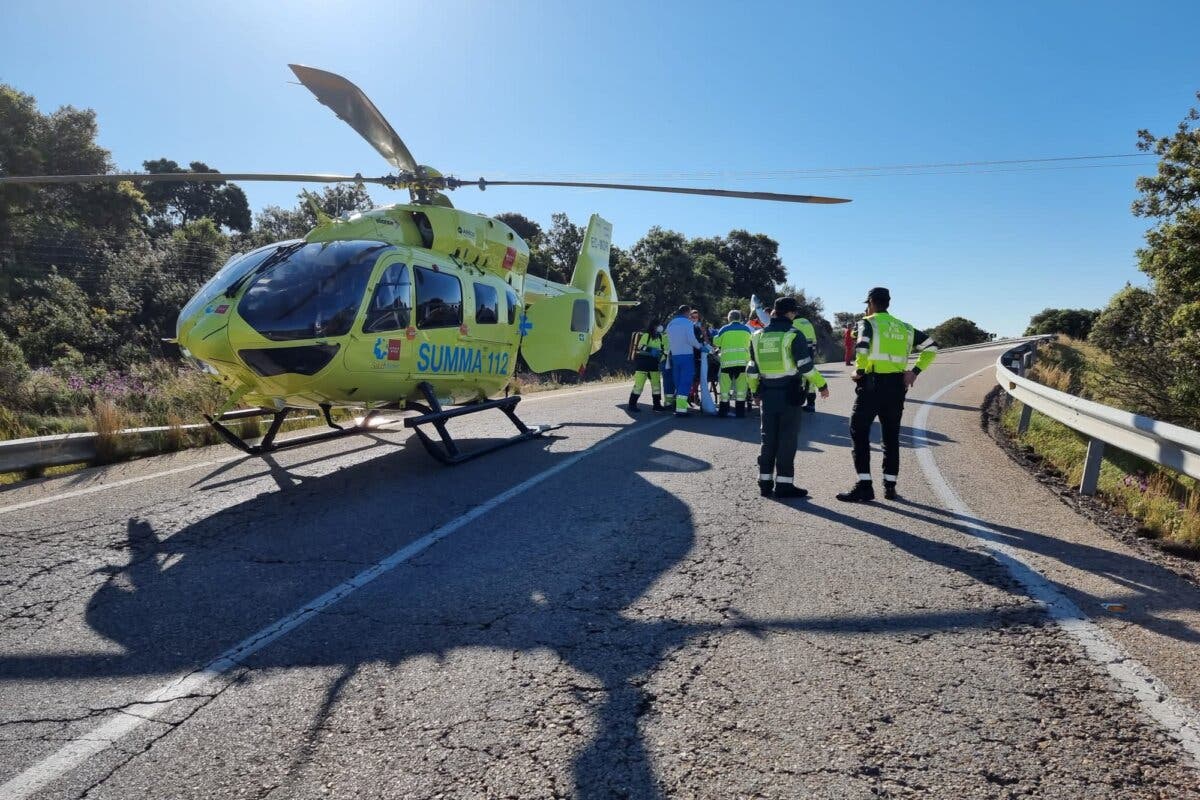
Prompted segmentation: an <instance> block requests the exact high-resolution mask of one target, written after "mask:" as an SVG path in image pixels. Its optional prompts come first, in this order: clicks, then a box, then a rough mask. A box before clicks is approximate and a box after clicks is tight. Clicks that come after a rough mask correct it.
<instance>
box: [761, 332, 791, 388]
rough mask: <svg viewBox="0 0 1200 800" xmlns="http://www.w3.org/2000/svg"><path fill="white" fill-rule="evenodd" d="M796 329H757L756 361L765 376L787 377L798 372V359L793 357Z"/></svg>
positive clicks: (762, 375) (768, 377)
mask: <svg viewBox="0 0 1200 800" xmlns="http://www.w3.org/2000/svg"><path fill="white" fill-rule="evenodd" d="M795 340H796V332H795V331H767V330H762V331H755V333H754V336H753V338H752V340H751V341H752V342H753V344H754V363H755V364H757V365H758V372H759V375H760V376H761V377H763V378H767V379H770V378H787V377H789V376H792V375H795V374H797V369H796V361H795V359H793V358H792V342H793V341H795Z"/></svg>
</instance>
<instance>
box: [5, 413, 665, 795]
mask: <svg viewBox="0 0 1200 800" xmlns="http://www.w3.org/2000/svg"><path fill="white" fill-rule="evenodd" d="M668 419H671V418H670V417H661V418H659V419H656V420H653V421H651V422H647V423H645V424H642V425H633V426H631V427H629V428H627V429H626V430H624V431H622V432H621V433H618V434H617V435H615V436H612V437H610V438H608V439H605V440H603V441H601V442H598V443H597V444H594V445H592V446H591V447H590V448H588V449H587V450H581V451H579V452H578V453H576V454H575V455H573V456H570V457H568V458H567V459H565V460H564V461H562V462H561V463H559V464H557V465H555V466H553V467H551V468H550V469H548V470H545V471H543V472H539V473H538V474H537V475H534V476H533V477H532V478H529V479H528V480H525V481H523V482H521V483H519V484H517V485H516V486H514V487H512V488H511V489H508V490H506V491H503V492H501V493H500V494H498V495H496V496H495V497H493V498H492V499H491V500H488V501H487V502H485V503H482V504H480V505H478V506H476V507H475V508H473V509H472V510H470V511H468V512H467V513H465V514H463V515H462V516H460V517H457V518H456V519H453V520H451V521H450V522H447V523H446V524H445V525H442V526H441V527H439V528H436V529H434V530H433V531H431V532H430V533H427V534H425V535H424V536H422V537H421V538H420V539H418V540H416V541H415V542H412V543H411V544H409V545H408V546H406V547H402V548H401V549H399V550H397V551H396V552H394V553H392V554H391V555H390V556H387V557H386V558H384V559H383V560H381V561H377V562H375V564H374V565H372V566H370V567H368V568H367V569H365V570H363V571H362V572H360V573H358V574H357V575H355V576H354V577H352V578H350V579H348V580H346V581H344V582H343V583H340V584H338V585H337V586H335V587H333V588H332V589H330V590H329V591H328V592H326V593H325V594H323V595H321V596H320V597H317V598H314V599H313V600H310V601H309V602H307V603H305V604H304V605H302V606H300V607H299V608H297V609H296V610H295V611H293V612H292V613H291V614H288V615H287V616H286V617H283V618H282V619H280V620H278V621H276V622H274V623H272V624H270V625H268V626H267V627H265V628H263V629H262V630H260V631H258V632H257V633H254V634H251V635H250V636H248V637H247V638H245V639H243V640H242V641H241V642H240V643H238V644H236V645H234V646H233V647H231V648H230V649H228V650H226V651H225V652H224V653H222V654H221V655H219V656H217V657H216V658H215V659H214V660H212V661H210V662H209V663H208V664H206V665H205V666H204V667H202V668H201V669H198V670H196V671H195V672H191V673H188V674H187V675H183V676H181V677H179V678H176V679H175V680H173V681H171V682H170V683H168V684H166V685H164V686H161V687H160V688H158V689H157V690H155V691H153V692H151V693H150V694H149V695H147V696H146V697H144V698H143V699H141V700H139V701H136V703H137V704H136V705H132V706H129V707H128V708H127V709H122V710H120V711H118V712H117V713H116V715H115V716H114V717H113V718H112V719H110V720H109V721H108V722H105V723H104V724H103V725H99V726H97V727H96V728H93V729H92V730H90V731H88V732H87V733H85V734H83V735H82V736H78V737H76V738H75V739H72V740H71V741H70V742H68V743H67V744H65V745H63V746H62V747H61V748H59V749H58V750H57V751H56V752H54V753H52V754H51V755H49V756H47V757H46V758H44V759H42V760H41V761H39V762H38V763H36V764H34V765H33V766H31V767H29V768H28V769H26V770H25V771H23V772H21V773H20V774H18V775H16V776H15V777H13V778H11V779H10V780H9V781H8V782H6V783H5V784H3V785H0V798H4V799H5V800H21V798H25V797H28V796H29V795H30V794H32V793H33V792H36V791H37V790H38V789H40V788H42V787H43V786H45V785H46V784H47V783H49V782H50V781H52V780H54V779H55V778H58V777H61V776H62V775H64V774H66V773H67V772H69V771H71V770H72V769H74V768H75V767H77V766H79V765H80V764H82V763H83V762H84V761H86V760H88V759H89V758H91V757H92V756H94V755H96V754H97V753H99V752H101V751H103V750H105V749H107V748H108V747H109V746H110V745H112V744H114V743H115V742H117V741H118V740H119V739H121V738H122V737H124V736H126V735H128V734H129V733H131V732H132V731H134V730H135V729H136V728H138V727H140V726H141V725H143V724H145V723H146V722H149V721H151V720H153V719H154V718H155V717H157V716H159V715H160V714H162V713H163V712H164V711H166V710H167V709H169V708H170V707H171V705H172V703H174V702H175V701H177V700H181V699H183V698H186V697H189V696H195V695H196V694H199V693H200V690H201V689H202V688H204V686H205V685H206V684H209V683H211V682H213V681H216V680H218V679H219V678H220V677H221V676H222V675H224V674H225V673H226V672H228V671H229V670H231V669H233V668H234V667H236V666H238V665H239V664H241V663H243V662H244V661H245V660H246V659H247V658H249V657H250V656H252V655H254V654H255V653H257V652H258V651H259V650H261V649H263V648H264V647H266V646H267V645H269V644H271V643H272V642H274V641H275V640H276V639H278V638H280V637H281V636H284V635H286V634H287V633H290V632H291V631H293V630H295V629H296V628H299V627H300V626H301V625H303V624H304V623H306V622H308V621H309V620H311V619H312V618H313V617H314V616H316V615H317V614H319V613H321V612H322V611H324V610H325V609H327V608H329V607H330V606H332V605H334V604H336V603H338V602H340V601H342V600H344V599H346V598H347V597H349V596H350V595H351V594H353V593H354V592H356V591H358V590H359V589H361V588H362V587H364V586H366V585H367V584H368V583H370V582H371V581H373V580H375V579H376V578H378V577H380V576H381V575H384V574H386V573H387V572H389V571H390V570H392V569H394V568H395V567H398V566H399V565H401V564H403V563H404V562H406V561H408V560H409V559H410V558H412V557H413V556H415V555H418V554H419V553H421V552H423V551H424V550H426V549H428V548H429V547H430V546H432V545H433V544H435V543H437V542H438V541H440V540H442V539H444V538H446V537H447V536H449V535H450V534H452V533H454V532H455V531H457V530H458V529H459V528H461V527H463V526H464V525H467V524H468V523H470V522H473V521H474V520H476V519H479V518H480V517H482V516H483V515H485V514H487V513H488V512H490V511H491V510H492V509H494V508H496V507H497V506H500V505H502V504H503V503H505V502H507V501H509V500H511V499H512V498H514V497H516V496H517V495H519V494H521V493H522V492H525V491H527V490H529V489H531V488H533V487H534V486H537V485H538V484H539V483H541V482H543V481H545V480H546V479H547V478H552V477H554V476H555V475H557V474H558V473H560V472H562V471H564V470H567V469H570V468H571V467H573V466H575V465H576V464H578V463H579V462H580V461H582V460H583V459H585V458H587V457H588V456H590V455H594V454H596V453H599V452H600V451H601V450H603V449H604V448H606V447H608V446H610V445H613V444H616V443H617V442H619V441H621V440H623V439H626V438H628V437H630V436H633V435H634V434H637V433H641V432H643V431H645V430H647V429H649V428H652V427H654V426H655V425H660V424H662V423H663V422H666V421H667V420H668Z"/></svg>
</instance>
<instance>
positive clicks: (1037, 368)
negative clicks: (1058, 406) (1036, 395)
mask: <svg viewBox="0 0 1200 800" xmlns="http://www.w3.org/2000/svg"><path fill="white" fill-rule="evenodd" d="M1029 377H1030V379H1031V380H1035V381H1037V382H1038V383H1040V384H1042V385H1043V386H1049V387H1050V388H1051V389H1058V390H1059V391H1060V392H1069V391H1071V381H1072V375H1071V373H1070V372H1068V371H1067V370H1065V369H1063V368H1062V367H1058V366H1055V365H1053V364H1035V365H1034V367H1033V369H1032V370H1031V371H1030V373H1029Z"/></svg>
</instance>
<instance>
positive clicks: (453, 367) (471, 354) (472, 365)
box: [417, 342, 509, 375]
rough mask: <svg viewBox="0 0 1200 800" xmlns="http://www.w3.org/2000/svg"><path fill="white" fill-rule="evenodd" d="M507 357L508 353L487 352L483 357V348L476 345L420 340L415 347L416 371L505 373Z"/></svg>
mask: <svg viewBox="0 0 1200 800" xmlns="http://www.w3.org/2000/svg"><path fill="white" fill-rule="evenodd" d="M508 358H509V354H508V353H488V354H487V356H486V358H485V357H484V353H483V350H482V349H480V348H478V347H462V346H454V345H448V344H443V345H435V344H430V343H429V342H422V343H421V345H420V346H419V347H418V348H417V372H434V373H438V372H478V373H483V372H487V373H490V374H492V375H507V374H508ZM485 367H486V369H484V368H485Z"/></svg>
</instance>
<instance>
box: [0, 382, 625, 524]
mask: <svg viewBox="0 0 1200 800" xmlns="http://www.w3.org/2000/svg"><path fill="white" fill-rule="evenodd" d="M622 386H624V384H615V385H612V386H601V387H598V388H595V389H582V390H580V391H574V392H559V391H554V392H547V393H546V394H544V395H541V394H539V395H537V396H535V397H523V398H522V399H521V402H522V403H533V402H537V401H539V400H553V399H555V398H559V397H577V396H579V395H582V394H594V393H596V392H608V391H612V390H613V389H616V388H619V387H622ZM616 424H618V423H614V426H615V425H616ZM389 432H390V431H384V433H389ZM281 441H284V440H281ZM239 458H248V456H247V455H246V454H245V453H238V454H237V455H233V456H226V457H225V458H218V459H216V460H214V461H198V462H196V463H195V464H189V465H188V466H186V467H176V468H175V469H168V470H164V471H162V472H153V473H151V474H149V475H139V476H137V477H135V478H125V479H124V480H119V481H113V482H112V483H99V484H96V485H95V486H88V487H87V488H85V489H73V490H70V491H66V492H60V493H58V494H52V495H48V496H46V497H39V498H38V499H36V500H26V501H25V502H23V503H13V504H12V505H9V506H0V516H3V515H5V514H11V513H12V512H14V511H22V510H24V509H26V508H36V507H37V506H44V505H46V504H47V503H57V502H59V501H61V500H71V499H73V498H76V497H83V496H84V495H89V494H94V493H95V492H103V491H105V490H107V489H119V488H120V487H122V486H128V485H129V484H131V483H140V482H142V481H152V480H154V479H155V478H165V477H167V476H168V475H178V474H179V473H180V472H189V471H190V470H194V469H201V468H203V467H215V466H217V465H219V464H228V463H229V462H230V461H237V460H238V459H239Z"/></svg>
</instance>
